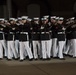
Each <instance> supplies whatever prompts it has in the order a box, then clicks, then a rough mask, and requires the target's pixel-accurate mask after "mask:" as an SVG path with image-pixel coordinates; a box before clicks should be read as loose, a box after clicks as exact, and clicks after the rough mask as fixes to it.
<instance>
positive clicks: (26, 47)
mask: <svg viewBox="0 0 76 75" xmlns="http://www.w3.org/2000/svg"><path fill="white" fill-rule="evenodd" d="M19 44H20V60H23V59H24V58H25V56H26V55H25V50H26V52H27V54H28V56H29V59H32V58H33V55H32V51H31V48H30V47H29V42H28V41H26V42H19Z"/></svg>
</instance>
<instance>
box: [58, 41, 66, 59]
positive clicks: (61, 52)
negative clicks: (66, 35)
mask: <svg viewBox="0 0 76 75" xmlns="http://www.w3.org/2000/svg"><path fill="white" fill-rule="evenodd" d="M64 45H65V41H59V42H58V57H59V58H64V57H63V48H64Z"/></svg>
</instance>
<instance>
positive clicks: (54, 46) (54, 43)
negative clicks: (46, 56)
mask: <svg viewBox="0 0 76 75" xmlns="http://www.w3.org/2000/svg"><path fill="white" fill-rule="evenodd" d="M58 19H59V17H56V16H52V17H51V25H52V28H51V30H52V53H53V54H52V55H53V58H57V52H58V46H57V20H58Z"/></svg>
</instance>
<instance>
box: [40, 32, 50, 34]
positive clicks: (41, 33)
mask: <svg viewBox="0 0 76 75" xmlns="http://www.w3.org/2000/svg"><path fill="white" fill-rule="evenodd" d="M45 33H46V34H49V32H41V34H45Z"/></svg>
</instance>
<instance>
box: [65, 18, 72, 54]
mask: <svg viewBox="0 0 76 75" xmlns="http://www.w3.org/2000/svg"><path fill="white" fill-rule="evenodd" d="M71 25H72V23H71V20H70V19H68V20H67V22H66V30H65V33H66V50H65V51H64V54H65V55H68V54H69V55H70V52H71V39H72V38H71Z"/></svg>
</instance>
